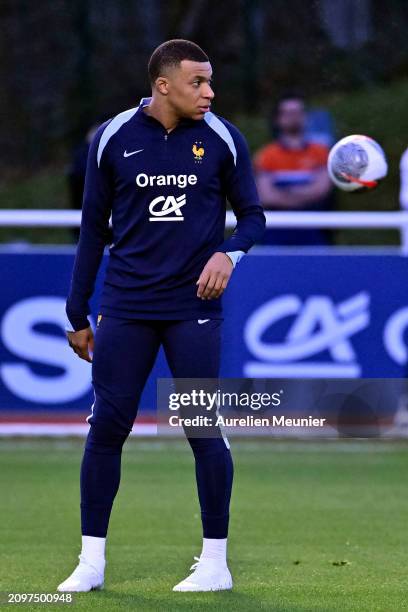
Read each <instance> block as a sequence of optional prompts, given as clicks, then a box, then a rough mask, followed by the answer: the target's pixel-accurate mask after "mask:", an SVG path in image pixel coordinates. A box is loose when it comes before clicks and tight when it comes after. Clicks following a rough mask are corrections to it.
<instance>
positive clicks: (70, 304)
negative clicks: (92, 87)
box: [66, 124, 113, 331]
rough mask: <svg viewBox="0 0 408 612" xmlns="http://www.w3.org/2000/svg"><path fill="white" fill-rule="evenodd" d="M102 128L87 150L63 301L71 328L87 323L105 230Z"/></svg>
mask: <svg viewBox="0 0 408 612" xmlns="http://www.w3.org/2000/svg"><path fill="white" fill-rule="evenodd" d="M105 127H106V124H104V125H103V126H101V127H100V128H99V130H98V131H97V133H96V135H95V137H94V139H93V141H92V143H91V147H90V150H89V155H88V162H87V170H86V178H85V188H84V199H83V205H82V220H81V231H80V237H79V243H78V247H77V252H76V256H75V263H74V269H73V273H72V279H71V287H70V291H69V295H68V299H67V303H66V313H67V317H68V321H69V323H70V324H71V326H72V329H73V330H75V331H78V330H80V329H85V328H86V327H88V326H89V321H88V318H87V315H88V314H89V313H90V309H89V303H88V302H89V299H90V297H91V296H92V293H93V291H94V287H95V280H96V276H97V273H98V269H99V266H100V263H101V259H102V256H103V252H104V248H105V244H106V242H107V236H108V231H109V217H110V214H111V208H112V197H113V187H112V185H113V182H112V178H111V172H110V168H109V164H108V159H107V153H108V151H107V150H106V149H105V151H104V154H103V155H102V158H101V160H100V164H99V165H98V161H97V152H98V146H99V140H100V138H101V135H102V133H103V131H104V128H105Z"/></svg>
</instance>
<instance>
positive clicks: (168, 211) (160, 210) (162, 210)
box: [149, 193, 186, 221]
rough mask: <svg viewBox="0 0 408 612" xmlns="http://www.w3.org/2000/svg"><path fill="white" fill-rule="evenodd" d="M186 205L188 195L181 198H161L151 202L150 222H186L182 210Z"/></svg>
mask: <svg viewBox="0 0 408 612" xmlns="http://www.w3.org/2000/svg"><path fill="white" fill-rule="evenodd" d="M185 204H186V194H185V193H183V194H182V195H181V196H178V197H176V196H167V198H166V197H164V196H159V197H158V198H154V200H152V201H151V202H150V205H149V212H150V214H151V215H152V216H151V217H149V221H184V217H183V213H182V212H181V210H180V208H181V207H182V206H184V205H185Z"/></svg>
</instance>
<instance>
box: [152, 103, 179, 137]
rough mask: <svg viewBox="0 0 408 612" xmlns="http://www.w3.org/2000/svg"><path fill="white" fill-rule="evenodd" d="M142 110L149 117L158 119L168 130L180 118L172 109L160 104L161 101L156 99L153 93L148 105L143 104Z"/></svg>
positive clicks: (174, 125) (169, 130) (175, 124)
mask: <svg viewBox="0 0 408 612" xmlns="http://www.w3.org/2000/svg"><path fill="white" fill-rule="evenodd" d="M143 110H144V112H145V113H146V115H149V117H153V119H156V120H157V121H159V122H160V123H161V124H162V125H163V127H164V128H165V129H166V130H167V131H168V132H171V130H174V128H175V127H176V126H177V124H178V122H179V120H180V118H179V117H177V116H176V114H175V113H174V111H173V110H172V109H169V108H168V107H165V106H164V105H163V104H161V102H160V101H159V100H157V98H155V96H154V95H153V97H152V99H151V101H150V104H149V106H145V107H144V108H143Z"/></svg>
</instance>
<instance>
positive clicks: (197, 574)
mask: <svg viewBox="0 0 408 612" xmlns="http://www.w3.org/2000/svg"><path fill="white" fill-rule="evenodd" d="M194 559H195V560H196V561H197V563H194V565H192V566H191V567H190V569H192V570H194V571H193V573H192V574H190V576H188V577H187V578H185V580H182V581H181V582H179V583H178V584H176V586H175V587H173V591H224V590H227V589H232V576H231V574H230V571H229V569H228V567H227V565H226V563H224V562H221V563H220V561H219V560H218V559H207V558H205V557H204V558H201V557H194Z"/></svg>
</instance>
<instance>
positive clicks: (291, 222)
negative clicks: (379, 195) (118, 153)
mask: <svg viewBox="0 0 408 612" xmlns="http://www.w3.org/2000/svg"><path fill="white" fill-rule="evenodd" d="M80 224H81V211H77V210H50V209H45V210H44V209H43V210H16V209H13V210H11V209H9V210H7V209H3V210H0V227H1V226H2V227H6V226H9V227H11V226H13V227H75V226H79V225H80ZM226 225H227V228H233V227H235V225H236V218H235V215H234V213H233V212H232V211H227V214H226ZM266 225H267V227H275V228H279V227H280V228H283V227H284V228H288V227H292V228H311V227H313V228H316V227H319V228H326V229H328V228H332V229H338V228H349V229H355V228H361V229H372V228H377V229H389V228H393V229H399V230H400V232H401V251H402V254H404V255H408V211H406V212H405V211H396V212H300V211H290V212H282V211H276V212H275V211H274V212H271V211H267V212H266Z"/></svg>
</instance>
